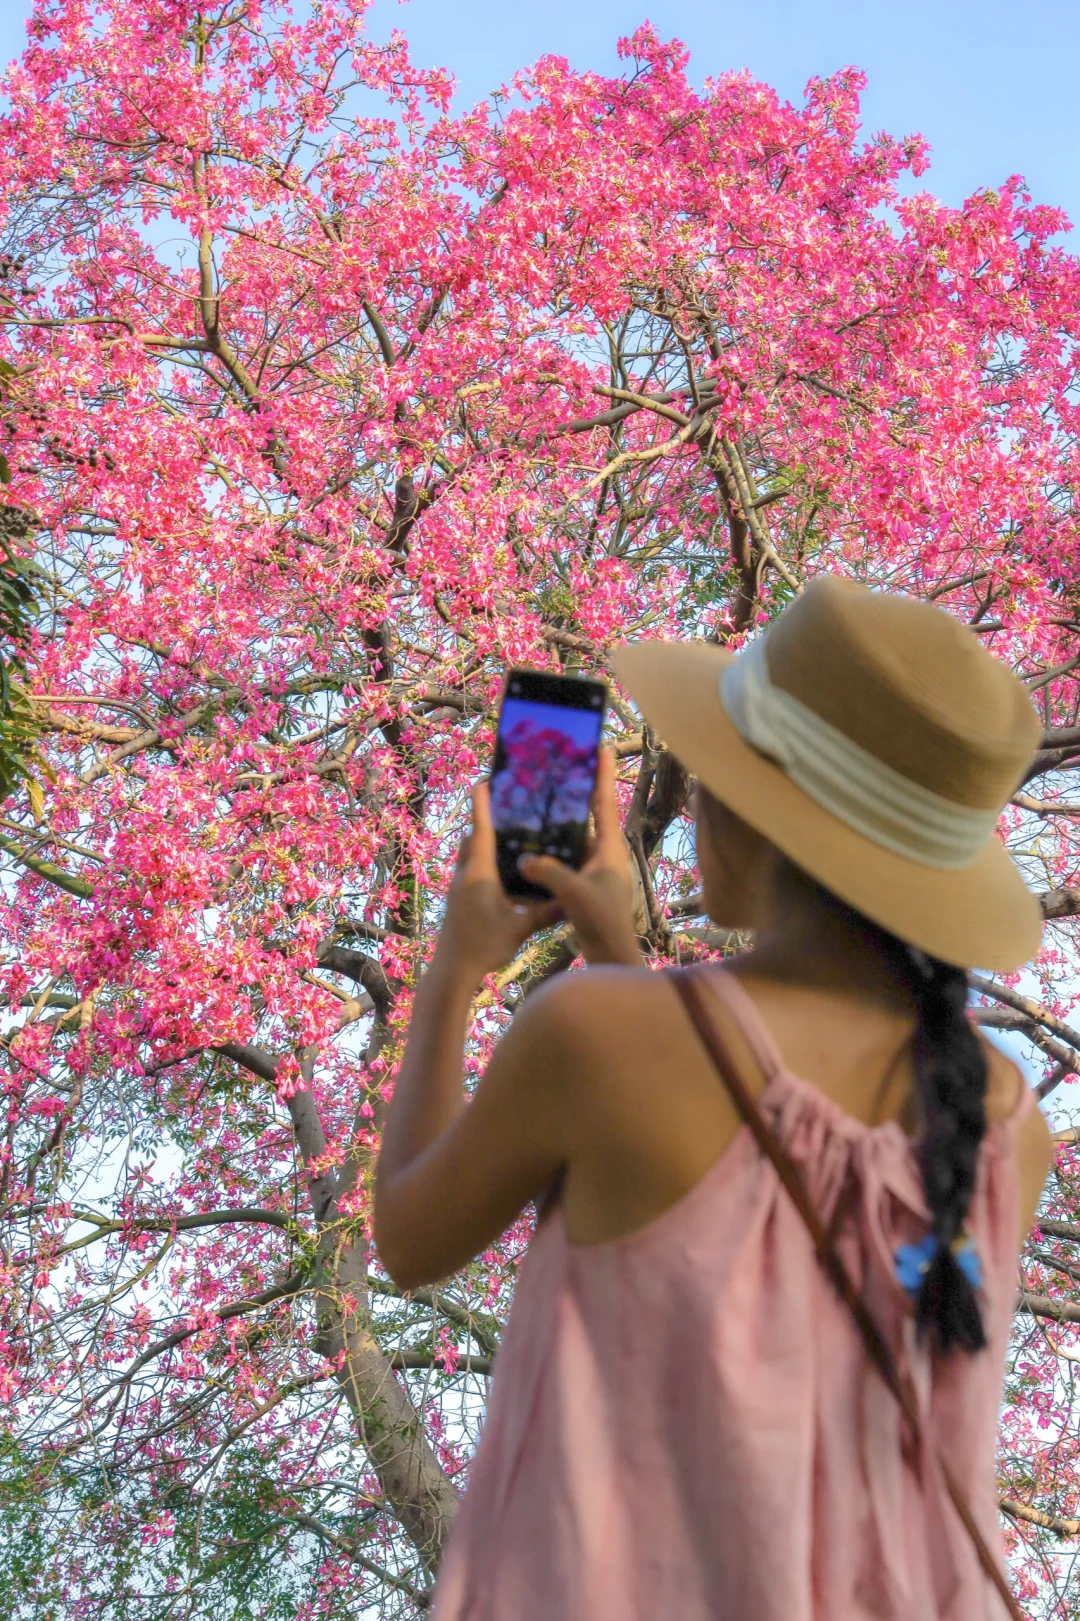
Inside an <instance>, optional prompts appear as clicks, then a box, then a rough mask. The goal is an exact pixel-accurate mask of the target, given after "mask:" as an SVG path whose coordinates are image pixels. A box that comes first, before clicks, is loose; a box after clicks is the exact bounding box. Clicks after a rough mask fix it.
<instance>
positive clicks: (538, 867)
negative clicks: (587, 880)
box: [518, 856, 580, 902]
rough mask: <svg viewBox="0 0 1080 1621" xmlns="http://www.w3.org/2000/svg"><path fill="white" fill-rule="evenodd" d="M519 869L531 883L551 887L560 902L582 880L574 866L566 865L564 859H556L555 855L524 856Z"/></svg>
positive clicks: (519, 863) (546, 887)
mask: <svg viewBox="0 0 1080 1621" xmlns="http://www.w3.org/2000/svg"><path fill="white" fill-rule="evenodd" d="M518 871H519V872H520V873H521V874H522V875H523V876H524V877H525V878H527V879H528V880H529V882H530V884H539V885H541V887H542V888H544V889H549V890H550V891H551V893H552V895H553V896H554V897H555V900H556V901H559V902H561V901H562V899H563V897H564V896H565V895H566V894H567V893H568V892H569V891H570V890H571V889H572V888H573V887H574V885H575V884H577V883H579V882H580V880H579V878H578V875H577V873H576V872H575V871H574V869H573V867H568V866H566V865H565V863H563V862H562V861H556V860H555V857H554V856H522V857H521V859H520V861H519V862H518Z"/></svg>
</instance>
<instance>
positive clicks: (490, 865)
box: [468, 782, 498, 878]
mask: <svg viewBox="0 0 1080 1621" xmlns="http://www.w3.org/2000/svg"><path fill="white" fill-rule="evenodd" d="M468 867H469V872H470V874H471V875H472V876H473V877H476V878H494V877H496V876H497V874H498V861H497V859H496V855H495V829H494V827H493V826H492V825H491V790H490V789H489V787H488V785H487V783H486V782H478V783H477V784H476V785H475V786H474V788H473V791H472V833H471V834H470V836H469V860H468Z"/></svg>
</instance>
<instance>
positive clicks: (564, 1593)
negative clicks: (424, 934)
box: [436, 970, 1045, 1621]
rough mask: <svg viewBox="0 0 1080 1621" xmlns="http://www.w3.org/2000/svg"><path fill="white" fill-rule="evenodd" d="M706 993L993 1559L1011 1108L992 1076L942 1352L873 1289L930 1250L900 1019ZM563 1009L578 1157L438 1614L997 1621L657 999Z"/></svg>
mask: <svg viewBox="0 0 1080 1621" xmlns="http://www.w3.org/2000/svg"><path fill="white" fill-rule="evenodd" d="M709 984H710V986H711V989H712V992H713V998H714V1000H715V1009H714V1011H715V1015H716V1018H717V1022H718V1024H719V1025H720V1026H722V1028H723V1032H724V1035H725V1039H726V1043H727V1045H728V1046H729V1048H730V1050H731V1053H732V1057H733V1061H734V1062H735V1063H736V1064H737V1065H738V1068H739V1070H740V1074H741V1075H742V1076H743V1078H744V1079H745V1081H746V1083H747V1085H749V1086H750V1087H751V1088H754V1089H756V1090H757V1092H758V1097H759V1102H760V1104H761V1106H762V1108H763V1110H764V1111H765V1112H766V1114H767V1115H768V1117H769V1118H770V1120H771V1122H772V1124H773V1125H774V1127H775V1129H776V1131H777V1133H778V1135H779V1137H780V1139H781V1140H782V1142H783V1143H784V1145H785V1147H786V1148H787V1150H788V1152H789V1154H791V1156H792V1157H793V1158H794V1159H795V1160H796V1162H797V1163H798V1165H799V1167H800V1169H801V1171H802V1173H803V1176H804V1179H805V1181H806V1184H807V1187H808V1189H809V1192H810V1195H811V1197H812V1199H813V1201H814V1204H815V1206H816V1208H817V1209H818V1211H819V1213H820V1214H821V1215H822V1216H823V1217H824V1218H825V1219H826V1220H832V1221H835V1223H836V1230H837V1243H838V1246H839V1248H840V1250H841V1253H842V1255H843V1257H844V1260H845V1262H846V1264H847V1266H848V1268H849V1271H850V1272H851V1274H852V1275H853V1276H854V1278H855V1279H856V1280H857V1281H858V1282H859V1283H860V1284H861V1286H862V1289H863V1291H864V1295H865V1298H866V1300H867V1303H868V1305H869V1306H870V1308H871V1310H872V1311H873V1313H874V1316H875V1318H876V1320H877V1321H878V1323H879V1324H880V1326H881V1327H882V1329H883V1330H884V1332H885V1333H886V1335H887V1337H888V1339H889V1341H890V1344H891V1346H892V1349H893V1352H894V1354H895V1355H896V1357H897V1359H898V1360H899V1361H900V1363H901V1365H902V1366H904V1367H905V1368H907V1369H908V1370H909V1371H910V1373H911V1375H912V1378H913V1381H914V1384H915V1388H916V1390H917V1392H918V1395H919V1400H920V1405H921V1407H922V1409H923V1414H924V1422H925V1429H926V1432H927V1434H930V1435H932V1436H933V1437H934V1438H935V1440H936V1442H937V1443H938V1445H940V1446H941V1448H942V1450H943V1452H944V1454H945V1456H946V1458H947V1460H948V1462H949V1463H950V1464H951V1465H952V1467H953V1471H954V1473H955V1474H956V1475H957V1476H958V1477H959V1478H960V1479H961V1480H962V1481H963V1482H964V1483H965V1488H966V1491H967V1493H968V1497H969V1501H970V1506H971V1509H972V1512H973V1513H974V1515H975V1517H976V1520H977V1521H978V1523H979V1525H980V1528H981V1530H982V1532H983V1535H984V1537H985V1538H986V1539H987V1540H988V1541H989V1542H990V1544H991V1546H993V1545H994V1544H995V1542H996V1540H997V1536H998V1533H997V1529H996V1524H997V1509H996V1494H995V1487H994V1440H995V1430H996V1421H997V1410H998V1402H999V1399H1000V1388H1001V1376H1002V1366H1003V1358H1004V1350H1005V1343H1006V1339H1007V1335H1008V1326H1009V1321H1010V1317H1011V1312H1012V1306H1013V1298H1014V1294H1015V1286H1016V1284H1015V1257H1016V1243H1017V1232H1018V1228H1019V1226H1020V1223H1021V1213H1020V1211H1021V1203H1022V1199H1021V1192H1020V1187H1019V1182H1020V1180H1021V1177H1020V1165H1021V1161H1023V1160H1024V1159H1025V1157H1027V1158H1029V1159H1031V1160H1032V1162H1033V1169H1032V1173H1031V1175H1032V1179H1036V1180H1037V1179H1038V1178H1040V1177H1041V1174H1042V1169H1043V1165H1044V1158H1043V1157H1042V1155H1043V1150H1042V1141H1043V1139H1044V1138H1045V1130H1044V1129H1043V1128H1040V1124H1039V1122H1038V1121H1037V1116H1036V1114H1035V1111H1033V1110H1031V1105H1030V1095H1029V1093H1028V1091H1027V1089H1026V1087H1024V1086H1023V1085H1022V1083H1020V1081H1019V1077H1018V1075H1017V1073H1016V1071H1015V1069H1014V1068H1013V1067H1012V1066H1011V1065H1009V1064H1008V1063H1007V1062H1006V1061H1004V1060H1001V1061H999V1062H996V1063H994V1064H993V1065H992V1069H991V1075H992V1080H991V1086H990V1091H989V1097H988V1114H989V1117H990V1121H991V1124H990V1127H989V1130H988V1131H987V1134H986V1136H985V1138H984V1140H983V1144H982V1148H981V1151H980V1157H979V1167H978V1173H977V1178H976V1188H975V1194H974V1198H973V1200H972V1203H971V1206H970V1209H969V1213H968V1220H967V1228H968V1231H969V1233H970V1234H971V1236H972V1237H973V1239H974V1240H975V1242H976V1244H977V1246H978V1249H979V1253H980V1257H981V1261H982V1266H983V1288H982V1290H981V1297H982V1301H983V1320H984V1327H985V1330H986V1335H987V1341H988V1344H987V1348H986V1350H984V1351H981V1352H979V1353H976V1354H975V1355H967V1354H953V1355H952V1356H950V1357H937V1356H935V1355H934V1354H933V1353H932V1352H931V1351H930V1350H929V1349H927V1348H926V1347H925V1346H921V1345H919V1344H918V1343H917V1341H916V1336H915V1332H914V1322H913V1315H912V1310H911V1306H910V1302H909V1300H908V1297H907V1296H906V1295H905V1293H904V1291H903V1289H902V1288H901V1287H900V1285H899V1284H898V1282H897V1279H896V1271H895V1258H894V1257H895V1250H896V1249H897V1247H899V1246H900V1245H902V1244H905V1243H910V1242H913V1241H916V1240H918V1239H920V1238H921V1237H922V1236H923V1235H924V1233H925V1231H926V1227H927V1209H926V1204H925V1199H924V1195H923V1189H922V1182H921V1178H920V1174H919V1169H918V1166H917V1164H916V1161H915V1156H914V1154H913V1151H912V1148H911V1144H910V1141H909V1138H908V1136H907V1134H906V1133H905V1130H904V1128H903V1126H902V1125H901V1123H900V1119H899V1118H897V1117H898V1116H903V1115H904V1113H905V1102H906V1098H907V1097H908V1096H909V1095H910V1088H911V1078H910V1069H909V1067H908V1066H907V1064H906V1063H905V1062H894V1060H896V1058H897V1056H898V1055H903V1053H904V1048H905V1039H906V1037H907V1035H908V1033H909V1029H910V1024H911V1019H910V1016H909V1017H907V1019H906V1020H905V1016H904V1014H903V1013H902V1012H893V1011H891V1010H888V1009H882V1008H880V1007H877V1008H876V1007H875V1006H874V1005H873V1003H872V1002H869V1001H867V1000H866V999H865V998H864V999H862V1000H861V1001H855V1000H850V999H849V1000H847V1001H845V999H844V998H843V997H841V996H836V995H832V994H830V993H826V992H821V991H812V990H805V989H801V988H799V987H794V986H787V985H781V984H773V983H770V982H768V981H764V980H755V981H749V982H748V984H749V990H748V989H747V988H746V987H744V986H743V985H741V984H740V983H739V982H738V980H737V979H736V978H735V976H734V975H732V974H731V973H729V972H723V971H719V970H712V971H711V975H710V978H709ZM751 993H752V994H751ZM560 1000H561V1002H562V1004H563V1007H562V1010H561V1018H562V1021H563V1025H564V1030H563V1038H562V1039H563V1051H564V1053H565V1055H566V1061H568V1062H570V1063H572V1064H573V1065H574V1067H575V1069H576V1071H577V1077H576V1079H577V1082H578V1091H579V1098H580V1108H581V1110H582V1114H583V1120H582V1126H581V1130H580V1133H579V1140H580V1141H582V1142H592V1143H594V1144H595V1152H594V1153H593V1154H592V1155H591V1156H587V1155H583V1156H581V1157H580V1158H579V1159H578V1160H577V1161H576V1162H575V1164H574V1166H573V1167H572V1169H571V1172H570V1176H569V1178H568V1181H567V1185H566V1187H565V1190H564V1195H563V1204H562V1208H560V1209H558V1210H557V1211H555V1212H553V1213H552V1215H551V1217H550V1218H549V1219H548V1220H546V1221H545V1222H544V1223H543V1224H542V1226H541V1229H540V1231H539V1233H538V1235H537V1238H536V1240H535V1241H534V1244H533V1247H532V1250H531V1251H530V1254H529V1257H528V1259H527V1261H526V1263H525V1265H524V1266H523V1269H522V1274H521V1278H520V1281H519V1285H518V1293H517V1297H516V1300H515V1304H514V1308H513V1311H512V1314H511V1320H510V1323H509V1325H508V1329H507V1333H506V1338H505V1342H504V1345H503V1348H502V1350H501V1352H500V1362H499V1370H498V1375H497V1378H496V1382H495V1388H494V1391H493V1396H492V1401H491V1404H490V1411H489V1416H488V1419H487V1427H486V1430H485V1434H484V1437H483V1439H482V1442H481V1447H480V1451H479V1453H478V1455H477V1458H476V1460H475V1463H474V1465H473V1470H472V1477H471V1482H470V1491H469V1494H468V1496H467V1498H466V1500H465V1503H464V1505H463V1508H462V1511H461V1518H460V1522H459V1524H458V1525H457V1526H456V1528H455V1532H454V1536H453V1538H452V1539H451V1544H450V1549H449V1551H448V1554H447V1558H446V1562H445V1564H444V1568H443V1572H442V1575H441V1579H440V1587H439V1595H438V1602H437V1609H436V1615H437V1617H438V1621H465V1618H468V1621H489V1618H490V1621H495V1618H496V1617H498V1618H509V1617H513V1618H515V1621H532V1618H533V1617H535V1618H537V1621H539V1618H540V1617H544V1618H545V1621H547V1618H550V1617H554V1616H558V1617H559V1618H560V1621H563V1618H565V1621H577V1618H578V1617H580V1618H581V1621H585V1618H588V1621H607V1618H610V1621H616V1618H619V1621H638V1618H640V1621H646V1618H648V1621H664V1618H666V1617H668V1616H670V1617H672V1618H673V1621H674V1618H676V1617H677V1618H678V1621H705V1618H709V1621H721V1618H727V1617H729V1616H730V1617H731V1618H732V1621H734V1618H735V1617H739V1618H740V1621H741V1618H743V1617H753V1618H754V1621H771V1618H773V1617H776V1618H777V1621H779V1618H780V1617H783V1618H784V1621H824V1618H825V1617H829V1618H830V1621H844V1618H848V1617H850V1618H852V1621H854V1618H856V1617H858V1618H862V1617H869V1616H896V1617H904V1618H905V1621H906V1618H909V1617H923V1616H926V1617H931V1616H935V1617H936V1616H940V1617H951V1616H955V1617H961V1616H963V1617H965V1618H967V1617H972V1616H976V1615H978V1616H983V1615H993V1614H996V1613H998V1612H997V1610H995V1608H994V1606H995V1604H998V1603H999V1601H998V1600H996V1599H995V1598H994V1596H993V1595H992V1593H991V1591H990V1590H989V1589H988V1586H987V1583H986V1580H985V1577H984V1575H983V1574H982V1572H981V1571H980V1569H979V1567H978V1563H977V1561H976V1558H975V1554H974V1551H973V1549H972V1546H971V1544H970V1541H969V1539H968V1538H967V1536H966V1534H965V1533H964V1531H963V1529H962V1528H961V1527H960V1525H959V1522H958V1520H957V1518H956V1514H955V1511H954V1510H953V1508H952V1506H951V1504H950V1503H949V1501H948V1499H947V1496H946V1494H945V1492H944V1490H943V1488H942V1485H941V1482H940V1480H939V1478H938V1475H937V1469H936V1464H935V1462H934V1460H933V1458H932V1457H926V1456H924V1457H921V1458H911V1457H907V1458H905V1443H904V1438H903V1437H902V1435H901V1420H900V1415H899V1412H898V1409H897V1407H896V1403H895V1401H894V1399H893V1397H892V1396H891V1395H890V1393H889V1391H888V1390H887V1388H886V1387H885V1385H884V1384H883V1382H882V1381H881V1379H880V1376H879V1375H878V1374H877V1372H876V1371H875V1370H874V1369H873V1367H872V1366H871V1365H870V1364H869V1363H868V1361H867V1359H866V1356H865V1352H864V1350H863V1346H862V1342H861V1340H860V1339H859V1336H858V1333H857V1331H856V1328H855V1326H854V1323H853V1321H852V1320H851V1318H850V1315H849V1313H848V1312H847V1309H846V1308H845V1307H844V1306H843V1304H842V1303H841V1302H840V1301H839V1299H838V1298H837V1297H836V1295H835V1294H834V1292H833V1291H832V1289H831V1286H830V1285H829V1283H828V1282H827V1280H826V1279H825V1277H824V1276H823V1274H822V1273H821V1269H820V1266H819V1264H818V1262H817V1260H816V1257H815V1254H814V1250H813V1247H812V1244H811V1242H810V1239H809V1236H808V1234H807V1232H806V1230H805V1228H804V1226H803V1224H802V1222H801V1219H800V1217H799V1215H798V1213H797V1212H796V1210H795V1208H794V1206H793V1205H792V1203H791V1201H790V1198H789V1196H788V1195H787V1194H786V1192H785V1191H784V1190H783V1189H782V1187H781V1186H780V1184H779V1181H778V1179H777V1176H776V1173H775V1172H774V1170H773V1169H772V1167H771V1166H770V1165H769V1164H768V1162H767V1161H766V1160H764V1159H763V1158H762V1156H761V1154H760V1153H759V1151H758V1149H757V1148H756V1146H755V1145H754V1143H753V1140H752V1139H751V1137H750V1136H749V1135H748V1133H746V1132H745V1131H740V1130H739V1126H738V1120H737V1118H736V1117H735V1114H734V1110H733V1106H732V1105H731V1103H730V1101H729V1099H728V1097H727V1094H726V1092H725V1090H724V1088H723V1087H722V1086H721V1084H720V1083H719V1081H718V1079H717V1077H716V1075H715V1072H714V1071H713V1069H712V1067H711V1065H710V1063H709V1061H708V1059H707V1058H706V1056H705V1054H704V1050H703V1049H702V1048H701V1046H700V1043H699V1041H698V1038H697V1036H696V1034H695V1033H694V1031H693V1028H692V1026H690V1024H689V1022H688V1021H687V1019H686V1016H685V1013H684V1012H683V1009H682V1007H681V1004H680V1003H679V1002H678V1001H677V999H676V997H675V995H674V993H673V990H672V987H671V986H670V984H669V983H668V982H667V981H666V980H665V979H664V977H663V976H656V975H646V974H641V973H623V972H620V971H613V972H610V973H609V972H603V973H599V974H594V975H590V976H587V981H585V982H582V983H581V984H580V986H573V985H572V984H567V985H566V986H565V987H563V991H562V995H561V998H560ZM759 1007H760V1008H761V1013H759V1012H758V1008H759ZM762 1014H763V1015H764V1017H762ZM766 1021H767V1024H766ZM770 1028H771V1030H772V1031H773V1032H775V1034H776V1036H778V1037H779V1044H780V1046H781V1047H782V1048H783V1049H784V1052H785V1058H786V1060H787V1061H786V1062H785V1061H783V1060H782V1059H781V1058H780V1054H779V1052H778V1050H777V1042H776V1041H774V1039H773V1037H772V1035H770V1033H769V1031H770ZM800 1071H801V1072H802V1073H799V1072H800ZM883 1079H885V1080H886V1083H887V1084H886V1085H885V1087H884V1088H883V1086H882V1081H883ZM812 1083H813V1084H812ZM593 1115H595V1122H596V1129H595V1130H594V1129H590V1124H589V1121H590V1117H591V1116H593ZM890 1116H891V1118H890ZM875 1118H876V1119H877V1123H872V1122H873V1121H874V1120H875ZM1028 1121H1033V1123H1034V1129H1033V1127H1032V1125H1027V1126H1026V1125H1025V1122H1028ZM1040 1129H1041V1136H1040ZM1029 1138H1030V1142H1031V1145H1032V1146H1031V1148H1030V1149H1028V1148H1026V1147H1025V1142H1026V1141H1027V1140H1028V1139H1029ZM1029 1197H1030V1195H1029Z"/></svg>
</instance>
